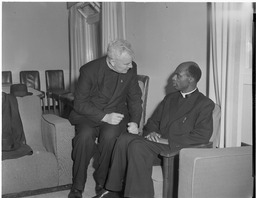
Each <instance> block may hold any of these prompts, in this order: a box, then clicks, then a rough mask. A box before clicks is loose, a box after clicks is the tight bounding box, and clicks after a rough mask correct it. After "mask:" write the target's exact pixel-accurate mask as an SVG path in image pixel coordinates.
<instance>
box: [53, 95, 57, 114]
mask: <svg viewBox="0 0 256 198" xmlns="http://www.w3.org/2000/svg"><path fill="white" fill-rule="evenodd" d="M55 102H56V101H55V99H54V98H52V105H53V112H54V113H55V114H56V103H55Z"/></svg>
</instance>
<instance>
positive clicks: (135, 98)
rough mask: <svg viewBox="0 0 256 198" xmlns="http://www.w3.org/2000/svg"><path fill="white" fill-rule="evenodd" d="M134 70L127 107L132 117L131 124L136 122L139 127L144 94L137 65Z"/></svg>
mask: <svg viewBox="0 0 256 198" xmlns="http://www.w3.org/2000/svg"><path fill="white" fill-rule="evenodd" d="M134 64H135V63H134ZM133 68H134V69H133V74H132V75H133V76H132V79H131V82H130V84H129V88H128V94H127V105H128V110H129V115H130V122H135V123H137V124H138V125H139V123H140V119H141V114H142V99H141V96H142V92H141V89H140V87H139V83H138V77H137V67H136V64H135V65H134V67H133Z"/></svg>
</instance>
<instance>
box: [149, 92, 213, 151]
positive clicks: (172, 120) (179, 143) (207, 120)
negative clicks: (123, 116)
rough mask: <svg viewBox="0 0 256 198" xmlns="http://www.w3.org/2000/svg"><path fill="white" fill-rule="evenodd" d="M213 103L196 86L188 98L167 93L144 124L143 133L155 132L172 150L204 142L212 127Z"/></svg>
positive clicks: (206, 141) (210, 133)
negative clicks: (164, 139) (165, 140)
mask: <svg viewBox="0 0 256 198" xmlns="http://www.w3.org/2000/svg"><path fill="white" fill-rule="evenodd" d="M213 109H214V103H213V101H212V100H210V99H209V98H207V97H206V96H204V95H203V94H202V93H200V92H199V91H198V90H196V91H195V92H193V93H192V94H191V96H190V97H189V98H183V97H182V95H181V93H180V92H174V93H171V94H168V95H167V96H166V97H165V98H164V100H163V101H162V102H161V103H160V105H159V106H158V108H157V109H156V111H155V112H154V114H153V115H152V117H151V118H149V119H148V122H147V124H146V125H145V127H144V135H147V134H149V133H150V132H153V131H155V132H157V133H160V134H161V135H162V137H163V138H166V139H168V140H169V146H170V147H171V149H172V150H179V149H181V148H183V147H188V146H189V145H191V144H199V143H208V142H209V139H210V138H211V135H212V131H213V120H212V111H213Z"/></svg>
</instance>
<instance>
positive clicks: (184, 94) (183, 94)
mask: <svg viewBox="0 0 256 198" xmlns="http://www.w3.org/2000/svg"><path fill="white" fill-rule="evenodd" d="M195 90H197V87H196V88H195V89H193V90H192V91H190V92H187V93H182V92H181V91H180V93H181V95H182V97H183V98H186V95H189V94H192V93H193V92H194V91H195Z"/></svg>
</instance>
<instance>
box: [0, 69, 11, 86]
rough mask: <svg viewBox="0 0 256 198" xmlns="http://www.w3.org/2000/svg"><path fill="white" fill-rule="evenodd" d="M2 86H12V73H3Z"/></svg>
mask: <svg viewBox="0 0 256 198" xmlns="http://www.w3.org/2000/svg"><path fill="white" fill-rule="evenodd" d="M2 84H12V72H11V71H2Z"/></svg>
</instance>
